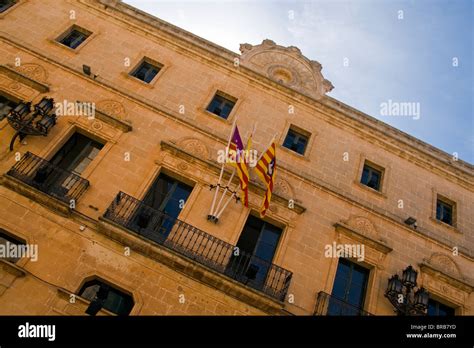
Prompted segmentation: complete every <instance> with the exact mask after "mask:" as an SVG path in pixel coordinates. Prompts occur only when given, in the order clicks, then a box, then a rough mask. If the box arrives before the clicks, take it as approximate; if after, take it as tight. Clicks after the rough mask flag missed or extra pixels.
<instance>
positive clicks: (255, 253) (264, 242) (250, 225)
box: [226, 215, 282, 285]
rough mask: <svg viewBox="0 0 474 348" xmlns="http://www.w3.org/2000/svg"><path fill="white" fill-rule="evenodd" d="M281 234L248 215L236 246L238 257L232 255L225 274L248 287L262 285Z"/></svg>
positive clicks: (264, 222) (266, 223)
mask: <svg viewBox="0 0 474 348" xmlns="http://www.w3.org/2000/svg"><path fill="white" fill-rule="evenodd" d="M281 234H282V229H281V228H279V227H277V226H274V225H272V224H270V223H268V222H266V221H263V220H261V219H259V218H257V217H255V216H252V215H250V216H249V218H248V219H247V222H246V223H245V226H244V229H243V231H242V233H241V235H240V238H239V241H238V242H237V245H236V246H237V248H239V249H238V250H239V255H237V256H236V255H232V258H231V260H230V262H229V266H228V269H227V271H226V272H227V273H230V274H231V275H233V277H234V278H235V279H237V280H240V281H242V280H244V283H248V284H249V285H252V283H253V284H262V283H264V282H265V279H266V277H267V273H268V270H269V267H270V265H271V263H272V260H273V256H274V255H275V251H276V249H277V246H278V242H279V241H280V237H281ZM243 278H246V279H243Z"/></svg>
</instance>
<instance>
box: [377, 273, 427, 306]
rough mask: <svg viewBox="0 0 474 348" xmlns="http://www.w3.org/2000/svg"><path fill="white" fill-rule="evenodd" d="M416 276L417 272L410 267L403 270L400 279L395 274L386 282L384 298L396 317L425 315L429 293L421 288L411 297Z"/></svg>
mask: <svg viewBox="0 0 474 348" xmlns="http://www.w3.org/2000/svg"><path fill="white" fill-rule="evenodd" d="M417 276H418V272H417V271H416V270H415V269H414V268H413V267H412V266H411V265H410V266H408V267H407V268H405V269H404V270H403V272H402V279H400V278H399V277H398V274H395V275H393V276H392V277H390V279H389V280H388V286H387V290H386V291H385V297H386V298H388V300H389V301H390V303H391V304H392V306H393V307H395V311H396V312H397V314H398V315H426V310H427V308H428V300H429V297H430V295H429V293H428V292H427V291H426V290H425V289H424V288H423V287H421V288H419V289H418V290H417V291H416V292H415V293H414V294H413V295H412V290H413V289H414V288H415V287H416V278H417Z"/></svg>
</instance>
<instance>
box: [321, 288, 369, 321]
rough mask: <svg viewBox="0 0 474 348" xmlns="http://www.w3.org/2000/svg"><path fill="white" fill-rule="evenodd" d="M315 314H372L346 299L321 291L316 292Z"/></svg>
mask: <svg viewBox="0 0 474 348" xmlns="http://www.w3.org/2000/svg"><path fill="white" fill-rule="evenodd" d="M314 314H315V315H351V316H358V315H364V316H365V315H372V314H370V313H369V312H366V311H364V310H363V309H362V308H359V307H357V306H354V305H352V304H350V303H348V302H346V301H343V300H340V299H338V298H337V297H335V296H332V295H329V294H327V293H325V292H323V291H320V292H319V294H318V300H317V302H316V309H315V311H314Z"/></svg>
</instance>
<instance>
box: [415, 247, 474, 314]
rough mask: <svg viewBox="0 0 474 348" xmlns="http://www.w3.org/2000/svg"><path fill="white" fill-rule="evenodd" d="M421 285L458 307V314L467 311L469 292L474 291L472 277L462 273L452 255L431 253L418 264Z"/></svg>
mask: <svg viewBox="0 0 474 348" xmlns="http://www.w3.org/2000/svg"><path fill="white" fill-rule="evenodd" d="M419 266H420V271H421V272H420V277H421V285H422V286H423V287H425V288H426V289H427V290H428V291H429V292H430V293H431V294H433V295H436V296H438V297H440V298H443V299H446V300H447V301H449V302H451V303H452V304H454V305H456V306H459V307H460V312H459V314H460V315H462V314H463V313H465V312H469V310H470V309H469V308H470V306H469V302H468V299H469V294H471V293H472V292H473V291H474V282H473V281H472V279H469V278H466V277H464V276H463V275H462V273H461V270H460V268H459V266H458V264H457V263H456V262H455V261H454V260H453V259H452V257H450V256H448V255H446V254H442V253H433V254H432V255H431V256H430V258H429V259H424V260H423V262H421V263H420V264H419Z"/></svg>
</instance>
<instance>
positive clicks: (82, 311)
mask: <svg viewBox="0 0 474 348" xmlns="http://www.w3.org/2000/svg"><path fill="white" fill-rule="evenodd" d="M71 298H74V303H73V302H71ZM89 305H90V301H89V300H87V299H85V298H83V297H81V296H79V295H77V294H74V293H72V292H69V291H67V290H65V289H61V288H59V289H58V296H57V298H56V299H55V303H54V304H53V305H52V308H53V311H55V312H56V313H59V314H61V315H83V316H87V314H86V310H87V307H89ZM104 315H105V316H116V314H115V313H112V312H110V311H108V310H107V309H105V308H102V309H101V310H99V312H98V313H97V314H96V316H104Z"/></svg>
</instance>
